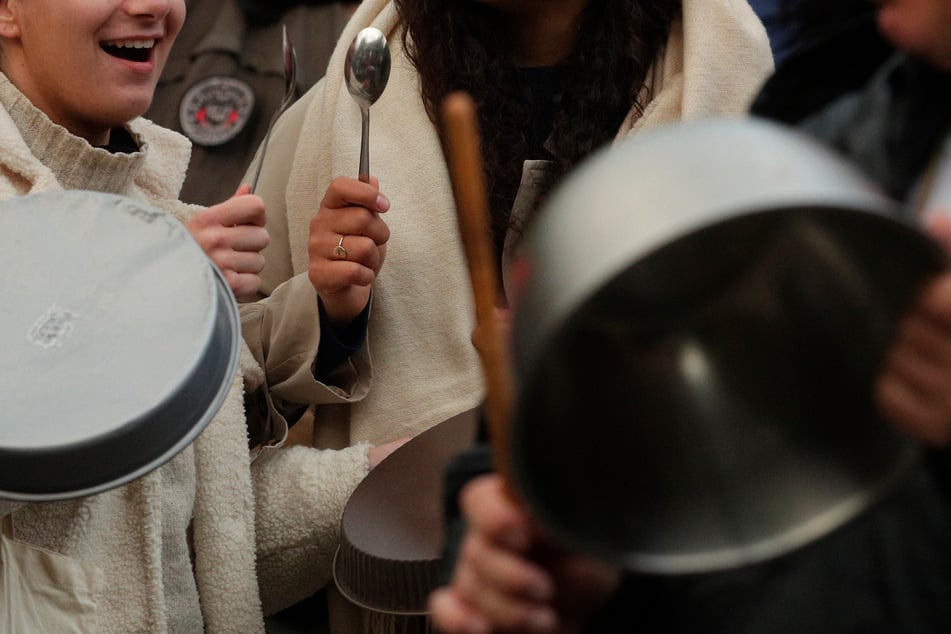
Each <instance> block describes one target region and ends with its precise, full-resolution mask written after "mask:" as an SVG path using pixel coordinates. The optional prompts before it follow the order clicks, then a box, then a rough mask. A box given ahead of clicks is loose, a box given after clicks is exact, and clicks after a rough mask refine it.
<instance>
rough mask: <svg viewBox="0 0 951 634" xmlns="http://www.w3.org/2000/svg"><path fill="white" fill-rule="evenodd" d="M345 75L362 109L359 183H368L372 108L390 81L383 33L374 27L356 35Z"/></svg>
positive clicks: (348, 50)
mask: <svg viewBox="0 0 951 634" xmlns="http://www.w3.org/2000/svg"><path fill="white" fill-rule="evenodd" d="M343 73H344V78H345V80H346V82H347V90H348V91H350V95H351V96H352V97H353V99H354V100H355V101H356V102H357V105H358V106H360V116H361V121H362V124H363V125H362V135H361V136H362V139H361V143H360V174H359V179H360V180H361V181H363V182H364V183H367V182H369V181H370V156H369V145H370V106H371V105H373V104H374V103H375V102H376V100H377V99H379V98H380V95H381V94H383V89H384V88H386V82H387V81H388V80H389V78H390V49H389V47H387V45H386V36H385V35H383V32H382V31H380V30H379V29H376V28H373V27H372V26H371V27H367V28H365V29H363V30H361V31H360V32H359V33H357V36H356V37H355V38H353V42H352V43H351V44H350V48H349V49H347V59H346V60H345V62H344V69H343Z"/></svg>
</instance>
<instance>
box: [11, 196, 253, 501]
mask: <svg viewBox="0 0 951 634" xmlns="http://www.w3.org/2000/svg"><path fill="white" fill-rule="evenodd" d="M0 268H2V270H3V282H2V294H3V298H4V299H3V302H4V306H3V310H2V311H0V348H2V349H3V354H2V355H0V377H2V380H0V403H2V411H0V497H4V498H11V499H21V500H30V501H47V500H57V499H64V498H72V497H78V496H84V495H91V494H94V493H99V492H102V491H105V490H107V489H110V488H113V487H116V486H119V485H121V484H125V483H127V482H129V481H131V480H133V479H135V478H137V477H139V476H142V475H145V474H146V473H148V472H149V471H151V470H153V469H155V468H156V467H158V466H160V465H161V464H163V463H164V462H166V461H167V460H169V459H170V458H172V457H173V456H174V455H176V454H177V453H178V452H179V451H181V450H182V449H183V448H184V447H186V446H187V445H188V444H189V443H190V442H192V441H193V440H194V439H195V438H196V437H197V436H198V434H199V433H201V431H202V430H203V429H204V428H205V426H206V425H207V424H208V422H209V421H210V420H211V419H212V417H213V416H214V414H215V413H216V412H217V410H218V409H219V407H220V406H221V404H222V403H223V401H224V398H225V396H226V394H227V391H228V389H229V388H230V386H231V383H232V380H233V378H234V375H235V371H236V369H237V362H238V352H239V342H240V339H239V337H240V320H239V318H238V311H237V306H236V304H235V301H234V298H233V296H232V294H231V290H230V289H229V288H228V285H227V283H226V282H225V280H224V278H223V277H222V275H221V273H220V272H219V271H218V269H217V268H216V267H215V266H213V265H212V264H211V262H210V260H208V258H207V257H205V254H204V253H203V252H202V250H201V248H200V247H199V246H198V244H197V243H196V242H195V241H194V240H193V239H192V237H191V236H190V234H189V233H188V231H187V230H186V229H185V227H184V226H183V225H182V224H181V223H180V222H178V221H177V220H176V219H175V218H173V217H172V216H171V215H169V214H167V213H165V212H163V211H160V210H158V209H155V208H153V207H150V206H148V205H145V204H144V203H140V202H136V201H133V200H131V199H129V198H126V197H123V196H116V195H111V194H102V193H97V192H89V191H51V192H46V193H39V194H32V195H29V196H24V197H21V198H16V199H13V200H10V201H8V202H5V203H3V204H2V205H0Z"/></svg>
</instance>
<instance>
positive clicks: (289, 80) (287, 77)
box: [251, 24, 297, 193]
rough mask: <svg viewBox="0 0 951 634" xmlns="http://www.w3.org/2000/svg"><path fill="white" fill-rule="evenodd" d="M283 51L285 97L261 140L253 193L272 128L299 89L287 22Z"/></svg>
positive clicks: (284, 31) (294, 55)
mask: <svg viewBox="0 0 951 634" xmlns="http://www.w3.org/2000/svg"><path fill="white" fill-rule="evenodd" d="M282 52H283V54H284V99H283V100H282V101H281V105H280V106H278V108H277V110H276V111H275V112H274V114H273V115H272V116H271V121H270V123H268V125H267V132H266V133H265V134H264V141H262V142H261V156H260V157H258V166H257V168H256V169H255V170H254V178H252V179H251V192H252V193H253V192H254V190H255V189H256V188H257V185H258V177H259V176H261V167H262V166H263V165H264V155H265V154H266V153H267V143H268V141H270V139H271V130H272V129H274V124H275V123H277V119H278V117H280V116H281V114H283V112H284V111H285V110H287V107H288V106H290V105H291V103H292V102H293V101H294V95H295V93H296V91H297V53H296V52H295V51H294V45H293V44H292V43H291V38H289V37H288V36H287V25H286V24H285V25H284V26H283V44H282Z"/></svg>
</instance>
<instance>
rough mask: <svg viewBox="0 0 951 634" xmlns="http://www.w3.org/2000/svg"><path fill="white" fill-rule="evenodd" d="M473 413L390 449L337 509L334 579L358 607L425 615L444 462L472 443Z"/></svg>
mask: <svg viewBox="0 0 951 634" xmlns="http://www.w3.org/2000/svg"><path fill="white" fill-rule="evenodd" d="M477 422H478V412H477V411H476V410H469V411H467V412H463V413H461V414H458V415H456V416H454V417H452V418H450V419H448V420H446V421H443V422H442V423H439V424H438V425H436V426H435V427H432V428H430V429H428V430H426V431H424V432H423V433H421V434H419V435H418V436H416V437H415V438H413V439H412V440H410V441H409V442H407V443H406V444H404V445H403V446H402V447H400V448H399V449H397V450H396V451H394V452H393V453H392V454H390V455H389V456H388V457H387V458H386V460H384V461H383V462H381V463H380V464H379V465H377V466H376V467H375V468H374V469H373V471H371V472H370V473H369V475H367V477H366V478H365V479H364V480H363V482H361V483H360V485H359V486H357V488H356V490H355V491H354V492H353V495H351V496H350V500H349V501H348V502H347V506H346V508H345V509H344V512H343V518H342V520H341V524H340V528H341V531H340V532H341V536H340V547H339V548H338V549H337V553H336V556H335V557H334V566H333V572H334V580H335V581H336V583H337V588H339V590H340V592H341V594H343V596H345V597H346V598H347V599H348V600H349V601H350V602H352V603H354V604H355V605H358V606H360V607H362V608H365V609H368V610H371V611H374V612H380V613H386V614H400V615H414V614H425V613H426V601H427V599H428V598H429V593H430V592H432V591H433V590H434V589H435V588H436V584H437V581H438V579H439V573H440V566H441V559H440V554H441V548H442V543H443V539H444V537H445V535H444V533H443V515H444V512H443V496H442V491H443V480H444V478H445V469H446V467H447V465H448V464H449V462H450V460H452V458H454V457H455V456H456V455H457V454H459V453H460V452H462V451H463V450H465V449H466V448H467V447H469V446H471V445H472V442H473V439H474V438H475V431H476V426H477Z"/></svg>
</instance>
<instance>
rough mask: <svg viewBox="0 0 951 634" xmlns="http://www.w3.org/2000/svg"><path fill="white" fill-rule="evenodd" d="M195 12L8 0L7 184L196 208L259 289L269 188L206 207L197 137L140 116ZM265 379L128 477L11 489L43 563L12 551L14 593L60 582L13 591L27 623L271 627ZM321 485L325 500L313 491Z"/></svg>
mask: <svg viewBox="0 0 951 634" xmlns="http://www.w3.org/2000/svg"><path fill="white" fill-rule="evenodd" d="M184 19H185V5H184V0H0V71H2V74H0V200H6V199H10V198H13V197H17V196H23V195H26V194H30V193H33V192H40V191H46V190H55V189H86V190H95V191H100V192H107V193H113V194H120V195H124V196H128V197H130V198H132V199H135V200H138V201H142V202H145V203H148V204H150V205H154V206H155V207H158V208H161V209H164V210H167V211H169V212H171V213H173V214H174V215H175V216H176V217H178V218H179V219H181V220H182V221H183V222H186V223H187V225H188V227H189V229H190V231H191V233H192V235H194V236H195V238H196V239H197V241H198V242H199V244H201V245H202V247H203V248H204V250H205V252H206V253H207V254H208V255H209V256H210V258H211V259H212V260H213V261H214V262H215V263H216V264H217V265H218V266H219V268H221V269H222V271H223V272H224V274H225V277H226V279H227V280H228V282H229V284H230V285H231V288H232V290H233V291H234V293H235V294H236V295H238V296H242V295H246V294H251V293H254V292H255V291H256V290H257V287H258V284H259V277H258V273H259V272H260V271H261V268H262V267H263V258H262V256H261V254H260V250H261V249H263V248H264V247H265V246H266V245H267V243H268V240H269V238H268V233H267V231H266V230H265V229H264V222H265V216H264V205H263V202H262V201H261V199H260V198H258V197H257V196H251V195H245V194H247V189H246V188H242V189H239V191H238V192H237V194H238V195H235V196H234V197H232V198H231V199H229V200H227V201H225V202H223V203H221V204H219V205H215V206H212V207H209V208H207V209H202V208H197V207H192V206H188V205H185V204H183V203H181V202H179V201H178V199H177V196H178V192H179V189H180V188H181V184H182V181H183V178H184V176H185V169H186V166H187V165H188V158H189V152H190V148H189V144H188V141H187V140H186V139H185V138H184V137H182V136H180V135H178V134H177V133H174V132H171V131H168V130H165V129H163V128H160V127H158V126H156V125H154V124H152V123H150V122H148V121H146V120H144V119H142V118H140V115H141V114H142V113H143V112H145V110H146V109H147V108H148V106H149V104H150V102H151V99H152V93H153V91H154V89H155V84H156V82H157V80H158V77H159V74H160V73H161V71H162V67H163V65H164V64H165V60H166V58H167V56H168V53H169V49H170V48H171V46H172V43H173V41H174V40H175V36H176V35H177V34H178V32H179V30H180V29H181V26H182V23H183V21H184ZM245 358H247V359H250V356H249V355H245ZM259 378H260V371H259V370H257V368H256V366H254V365H253V362H250V363H242V368H241V372H240V373H239V376H237V377H235V380H234V383H233V385H232V387H231V390H230V392H229V394H228V397H227V400H226V401H225V403H224V405H223V407H222V408H221V410H220V412H219V413H218V415H217V416H216V417H215V419H214V420H213V421H212V422H211V423H210V424H209V426H208V427H207V429H206V430H205V431H204V432H203V433H202V435H201V436H200V437H199V438H198V439H197V440H196V441H195V442H194V443H193V444H192V445H191V446H189V447H187V448H186V449H185V450H183V451H182V452H181V453H180V454H179V455H177V456H176V457H175V458H173V459H172V460H171V461H169V462H168V463H166V464H165V465H163V466H162V467H160V468H159V469H157V470H155V471H154V472H152V473H150V474H149V475H146V476H144V477H142V478H140V479H138V480H136V481H134V482H132V483H130V484H128V485H126V486H123V487H120V488H117V489H114V490H111V491H107V492H105V493H101V494H99V495H95V496H91V497H87V498H81V499H76V500H68V501H63V502H54V503H45V504H30V503H23V502H18V501H13V500H0V517H2V518H3V521H4V525H5V528H6V530H5V533H6V534H7V535H10V534H11V533H12V535H13V536H14V537H15V540H12V541H10V542H5V544H4V557H12V558H15V559H16V560H20V561H24V560H32V561H37V560H39V561H42V562H43V566H44V567H45V568H42V567H41V568H37V569H32V570H30V571H28V572H25V573H23V574H21V575H20V576H18V577H17V576H16V575H10V574H8V573H9V572H10V569H11V566H9V565H8V564H9V563H10V562H11V561H13V559H11V560H5V561H4V563H3V566H4V567H5V568H6V569H5V570H4V578H5V580H6V583H7V587H6V594H5V595H4V598H5V599H7V598H9V597H10V593H11V592H12V591H13V590H12V588H11V587H10V585H11V583H12V582H11V579H14V580H15V581H16V582H17V585H18V586H22V587H23V588H25V589H26V591H27V592H29V591H30V590H31V589H32V588H37V587H42V586H44V584H47V583H52V584H53V591H52V592H49V588H48V587H46V588H43V589H42V591H37V594H36V595H35V596H33V597H29V596H28V597H26V599H27V600H29V602H32V600H33V599H36V601H37V602H36V605H37V606H42V607H43V610H42V611H41V612H40V613H38V614H36V613H35V611H32V610H19V611H18V610H16V609H11V608H10V602H9V601H7V602H5V603H4V606H5V611H4V614H3V619H4V623H7V620H6V619H7V618H8V617H13V618H16V617H22V616H24V612H25V613H26V616H29V617H30V618H34V617H35V618H36V619H40V620H39V621H36V620H33V621H28V623H27V624H26V625H23V624H22V623H21V625H23V627H21V631H62V632H97V633H108V632H117V633H118V632H121V633H128V632H242V633H247V632H263V631H264V623H263V617H262V607H261V601H260V599H259V592H258V587H259V586H258V579H257V576H256V572H255V568H256V552H255V545H256V543H255V513H254V509H255V494H256V493H257V494H259V495H261V496H265V497H268V499H269V501H270V503H271V505H272V508H273V507H274V505H275V504H276V503H277V502H278V501H280V500H281V499H283V498H284V497H288V496H289V495H293V493H287V492H283V489H285V488H286V487H283V486H279V485H281V484H282V483H284V482H287V481H288V479H287V476H286V475H285V474H274V475H267V476H265V475H262V474H269V473H271V472H269V471H268V469H271V470H273V469H274V463H273V462H271V461H268V460H259V461H257V462H255V463H254V464H253V465H252V464H251V461H250V460H249V456H248V446H247V429H246V425H245V418H244V410H243V400H242V395H243V388H244V387H245V385H247V386H250V387H256V385H255V384H254V382H255V380H257V379H259ZM242 379H243V380H242ZM69 424H70V421H63V425H64V426H67V425H69ZM364 453H365V452H364ZM357 459H359V460H365V456H360V457H359V458H357ZM318 460H319V457H317V456H315V457H314V459H313V461H312V463H311V465H310V466H311V467H312V468H314V469H319V467H320V465H319V464H318ZM298 479H300V478H298ZM253 482H254V484H253ZM268 482H274V483H275V484H276V485H278V486H275V490H271V489H269V488H268V487H267V483H268ZM278 488H280V489H281V490H277V489H278ZM304 488H306V486H302V487H298V488H295V491H297V490H298V489H301V490H303V489H304ZM302 494H303V493H302ZM308 501H309V502H310V503H314V504H320V502H321V500H320V496H319V495H318V494H315V493H313V492H311V493H310V494H309V497H308ZM289 503H290V504H293V505H295V506H299V505H300V504H302V502H300V501H299V500H292V501H289ZM261 515H262V516H264V517H263V518H259V519H260V522H264V523H266V522H268V521H269V520H270V518H271V517H273V516H271V515H268V514H263V513H262V514H261ZM11 523H12V531H10V530H9V527H10V524H11ZM268 581H270V580H262V583H264V582H268ZM51 596H52V597H55V598H54V599H50V598H49V597H51ZM21 605H26V603H24V604H21ZM0 629H2V628H0Z"/></svg>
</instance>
